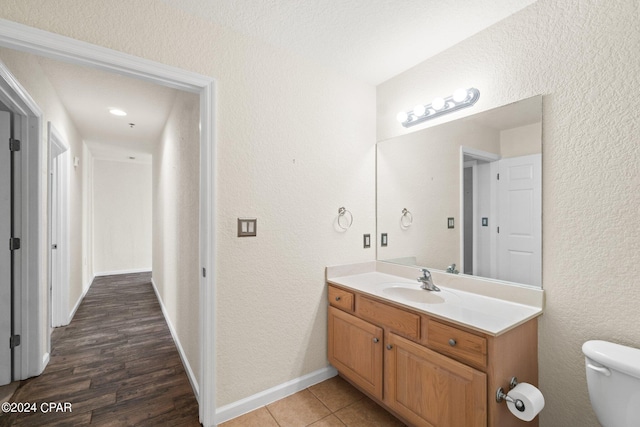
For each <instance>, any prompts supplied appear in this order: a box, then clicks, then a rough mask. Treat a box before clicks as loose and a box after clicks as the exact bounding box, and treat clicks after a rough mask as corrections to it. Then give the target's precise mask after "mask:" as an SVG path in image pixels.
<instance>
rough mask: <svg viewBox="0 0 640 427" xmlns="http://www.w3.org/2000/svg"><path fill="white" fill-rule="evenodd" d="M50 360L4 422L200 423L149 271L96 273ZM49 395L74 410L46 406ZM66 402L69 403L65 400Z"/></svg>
mask: <svg viewBox="0 0 640 427" xmlns="http://www.w3.org/2000/svg"><path fill="white" fill-rule="evenodd" d="M51 341H52V344H51V345H52V351H51V360H50V362H49V364H48V366H47V367H46V369H45V371H44V373H43V374H42V375H40V376H39V377H35V378H31V379H28V380H26V381H23V382H22V384H21V385H20V388H19V389H18V390H17V391H16V393H15V394H14V396H13V398H12V401H13V402H22V403H25V402H35V403H36V406H37V408H38V410H37V412H35V413H31V414H25V413H23V414H17V413H13V414H2V413H0V426H2V427H4V426H30V427H31V426H33V427H35V426H63V425H69V426H79V425H101V426H128V425H131V426H133V425H135V426H160V425H167V426H199V425H200V424H199V422H198V404H197V401H196V399H195V396H194V394H193V390H192V389H191V385H190V384H189V380H188V378H187V375H186V372H185V370H184V367H183V365H182V361H181V360H180V356H179V355H178V351H177V350H176V347H175V345H174V343H173V339H172V338H171V334H170V332H169V328H168V327H167V324H166V322H165V320H164V317H163V315H162V311H161V309H160V305H159V304H158V300H157V298H156V295H155V293H154V291H153V288H152V286H151V275H150V274H149V273H139V274H127V275H117V276H106V277H99V278H96V279H95V281H94V283H93V285H92V286H91V288H90V289H89V292H88V293H87V295H86V297H85V299H84V301H83V302H82V304H81V305H80V307H79V308H78V311H77V313H76V315H75V317H74V318H73V320H72V322H71V323H70V324H69V325H68V326H66V327H62V328H57V329H55V331H54V333H53V335H52V340H51ZM43 402H56V403H62V404H63V405H64V403H66V402H68V403H70V404H71V410H72V412H68V411H67V412H59V413H55V412H54V413H43V412H42V411H41V404H42V403H43ZM62 408H64V407H62Z"/></svg>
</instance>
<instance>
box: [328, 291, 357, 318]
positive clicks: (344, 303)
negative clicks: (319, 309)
mask: <svg viewBox="0 0 640 427" xmlns="http://www.w3.org/2000/svg"><path fill="white" fill-rule="evenodd" d="M353 301H354V296H353V294H352V293H351V292H349V291H345V290H343V289H340V288H336V287H334V286H329V304H331V305H332V306H334V307H338V308H341V309H343V310H347V311H351V312H353Z"/></svg>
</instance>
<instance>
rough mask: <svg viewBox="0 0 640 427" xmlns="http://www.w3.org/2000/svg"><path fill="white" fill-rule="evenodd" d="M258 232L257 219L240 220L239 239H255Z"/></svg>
mask: <svg viewBox="0 0 640 427" xmlns="http://www.w3.org/2000/svg"><path fill="white" fill-rule="evenodd" d="M257 231H258V219H257V218H238V237H255V236H256V235H257Z"/></svg>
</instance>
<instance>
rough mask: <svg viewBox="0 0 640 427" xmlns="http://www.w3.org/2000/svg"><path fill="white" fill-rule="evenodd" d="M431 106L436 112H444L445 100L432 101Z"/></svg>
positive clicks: (436, 99)
mask: <svg viewBox="0 0 640 427" xmlns="http://www.w3.org/2000/svg"><path fill="white" fill-rule="evenodd" d="M431 106H432V107H433V109H434V110H436V111H439V110H442V109H443V108H444V99H442V98H435V99H434V100H433V101H431Z"/></svg>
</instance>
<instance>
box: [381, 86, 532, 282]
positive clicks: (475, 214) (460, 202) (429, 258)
mask: <svg viewBox="0 0 640 427" xmlns="http://www.w3.org/2000/svg"><path fill="white" fill-rule="evenodd" d="M376 169H377V230H378V239H377V257H378V260H380V261H388V262H394V263H401V264H405V265H413V266H418V267H427V268H432V269H435V270H447V269H448V268H449V267H450V266H452V265H453V264H455V265H456V266H455V269H453V268H450V269H449V270H450V271H451V270H456V271H457V272H459V273H456V272H453V273H452V274H468V275H473V276H480V277H486V278H491V279H495V280H501V281H507V282H512V283H517V284H523V285H530V286H536V287H542V179H541V174H542V170H541V169H542V96H536V97H532V98H528V99H524V100H522V101H518V102H515V103H513V104H509V105H505V106H502V107H498V108H495V109H493V110H490V111H485V112H482V113H478V114H475V115H472V116H467V117H464V118H461V119H458V120H455V121H452V122H448V123H444V124H441V125H438V126H434V127H430V128H426V129H422V130H419V131H416V132H413V133H409V134H406V135H402V136H399V137H395V138H391V139H388V140H384V141H379V142H378V144H377V168H376Z"/></svg>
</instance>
